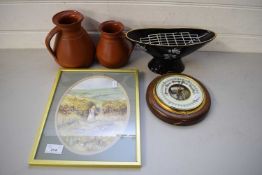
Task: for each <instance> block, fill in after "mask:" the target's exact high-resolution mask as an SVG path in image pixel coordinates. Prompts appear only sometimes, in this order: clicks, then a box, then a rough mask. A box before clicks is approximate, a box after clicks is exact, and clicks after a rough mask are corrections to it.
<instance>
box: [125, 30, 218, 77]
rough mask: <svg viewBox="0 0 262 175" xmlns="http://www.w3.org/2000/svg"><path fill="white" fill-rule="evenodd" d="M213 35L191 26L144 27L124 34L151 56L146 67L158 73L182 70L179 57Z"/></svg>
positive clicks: (205, 41)
mask: <svg viewBox="0 0 262 175" xmlns="http://www.w3.org/2000/svg"><path fill="white" fill-rule="evenodd" d="M215 36H216V35H215V33H214V32H212V31H209V30H204V29H193V28H172V29H162V28H144V29H135V30H131V31H129V32H127V34H126V37H127V38H128V39H129V40H130V41H132V42H134V43H137V44H139V46H141V47H142V48H144V49H145V50H146V52H148V53H149V54H150V55H152V56H153V59H152V60H151V61H150V62H149V63H148V67H149V69H150V70H151V71H153V72H155V73H158V74H165V73H168V72H176V73H180V72H183V70H184V68H185V66H184V64H183V63H182V61H181V58H182V57H184V56H186V55H188V54H190V53H192V52H194V51H195V50H197V49H199V48H200V47H202V46H204V45H205V44H206V43H208V42H210V41H212V40H213V39H214V38H215Z"/></svg>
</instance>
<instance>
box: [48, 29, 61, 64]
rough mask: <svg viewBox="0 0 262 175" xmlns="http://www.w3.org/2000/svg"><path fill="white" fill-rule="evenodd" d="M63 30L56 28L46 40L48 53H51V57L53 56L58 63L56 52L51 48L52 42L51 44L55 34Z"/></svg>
mask: <svg viewBox="0 0 262 175" xmlns="http://www.w3.org/2000/svg"><path fill="white" fill-rule="evenodd" d="M60 31H61V30H60V29H59V28H58V27H54V28H53V29H52V30H51V31H50V32H49V33H48V34H47V36H46V39H45V45H46V48H47V49H48V51H49V52H50V53H51V55H53V57H54V58H55V60H56V62H57V58H56V54H55V52H54V50H53V49H52V48H51V46H50V42H51V39H52V38H53V36H54V35H55V34H57V33H58V32H60Z"/></svg>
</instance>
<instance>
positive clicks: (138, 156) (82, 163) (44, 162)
mask: <svg viewBox="0 0 262 175" xmlns="http://www.w3.org/2000/svg"><path fill="white" fill-rule="evenodd" d="M63 72H108V73H117V72H118V73H134V79H135V95H136V100H135V103H136V106H135V108H136V162H106V161H69V160H36V159H35V155H36V153H37V148H38V145H39V142H40V139H41V136H42V132H43V130H44V126H45V123H46V120H47V117H48V113H49V110H50V107H51V104H52V101H53V98H54V95H55V92H56V88H57V86H58V83H59V80H60V77H61V74H62V73H63ZM138 75H139V73H138V70H137V69H59V70H58V72H57V74H56V78H55V82H54V84H53V86H52V89H51V92H50V95H49V98H48V103H47V105H46V107H45V111H44V113H43V117H42V120H41V124H40V127H39V128H38V131H37V135H36V137H35V140H34V144H33V148H32V151H31V154H30V157H29V161H28V163H29V165H39V166H73V167H119V168H120V167H130V168H132V167H133V168H135V167H141V138H140V104H139V98H140V97H139V79H138Z"/></svg>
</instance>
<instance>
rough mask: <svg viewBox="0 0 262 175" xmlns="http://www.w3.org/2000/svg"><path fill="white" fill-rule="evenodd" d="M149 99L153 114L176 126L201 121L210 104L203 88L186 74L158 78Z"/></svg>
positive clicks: (151, 87) (148, 95)
mask: <svg viewBox="0 0 262 175" xmlns="http://www.w3.org/2000/svg"><path fill="white" fill-rule="evenodd" d="M146 96H147V97H146V98H147V103H148V106H149V108H150V110H151V111H152V112H153V113H154V114H155V115H156V116H157V117H158V118H160V119H161V120H163V121H165V122H167V123H170V124H176V125H190V124H194V123H196V122H198V121H200V120H201V119H203V117H204V116H205V114H206V113H207V112H208V111H209V108H210V104H211V101H210V96H209V93H208V91H207V90H206V88H205V87H204V85H203V84H202V83H200V82H199V81H198V80H196V79H195V78H193V77H191V76H188V75H185V74H174V73H170V74H165V75H162V76H159V77H157V78H155V79H154V80H153V81H152V82H151V83H150V84H149V86H148V88H147V95H146Z"/></svg>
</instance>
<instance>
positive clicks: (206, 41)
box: [125, 27, 217, 48]
mask: <svg viewBox="0 0 262 175" xmlns="http://www.w3.org/2000/svg"><path fill="white" fill-rule="evenodd" d="M150 29H156V30H160V29H164V30H165V29H167V30H172V29H193V30H195V29H196V30H204V31H207V32H210V33H213V34H214V36H213V37H212V38H210V39H209V40H205V41H203V42H199V43H195V44H188V45H170V46H166V45H157V44H145V43H143V42H140V41H138V40H134V39H132V38H130V37H129V36H128V34H129V33H131V32H133V31H137V30H150ZM125 36H126V38H127V39H128V40H130V41H132V42H135V43H139V44H142V45H150V46H160V47H172V48H173V47H188V46H193V45H199V44H204V43H208V42H210V41H212V40H214V39H215V38H216V37H217V34H216V33H215V32H213V31H212V30H207V29H203V28H196V27H172V28H161V27H149V28H137V29H132V30H129V31H127V32H126V33H125Z"/></svg>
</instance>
